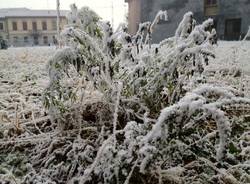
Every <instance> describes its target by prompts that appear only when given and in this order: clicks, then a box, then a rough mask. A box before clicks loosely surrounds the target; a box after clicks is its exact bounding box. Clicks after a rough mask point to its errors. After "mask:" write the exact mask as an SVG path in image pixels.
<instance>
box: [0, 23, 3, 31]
mask: <svg viewBox="0 0 250 184" xmlns="http://www.w3.org/2000/svg"><path fill="white" fill-rule="evenodd" d="M0 30H3V23H2V22H0Z"/></svg>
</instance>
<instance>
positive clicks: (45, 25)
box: [42, 22, 47, 30]
mask: <svg viewBox="0 0 250 184" xmlns="http://www.w3.org/2000/svg"><path fill="white" fill-rule="evenodd" d="M42 28H43V30H47V22H42Z"/></svg>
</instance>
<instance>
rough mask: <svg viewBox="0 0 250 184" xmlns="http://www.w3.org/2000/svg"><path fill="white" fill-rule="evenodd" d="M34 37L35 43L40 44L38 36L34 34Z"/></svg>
mask: <svg viewBox="0 0 250 184" xmlns="http://www.w3.org/2000/svg"><path fill="white" fill-rule="evenodd" d="M33 39H34V40H33V43H34V45H38V44H39V41H38V36H34V37H33Z"/></svg>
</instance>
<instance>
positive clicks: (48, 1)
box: [0, 0, 127, 27]
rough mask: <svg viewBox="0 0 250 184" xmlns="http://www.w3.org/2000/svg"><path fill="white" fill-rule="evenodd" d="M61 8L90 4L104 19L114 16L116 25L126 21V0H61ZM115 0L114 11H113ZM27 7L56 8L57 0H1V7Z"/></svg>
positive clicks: (110, 18) (66, 8)
mask: <svg viewBox="0 0 250 184" xmlns="http://www.w3.org/2000/svg"><path fill="white" fill-rule="evenodd" d="M60 2H61V9H65V10H68V9H69V5H70V4H72V3H75V4H76V5H77V6H78V8H80V7H82V6H89V7H90V8H91V9H93V10H95V11H96V12H97V13H98V14H99V15H100V16H101V17H102V18H103V19H104V20H109V21H112V14H113V17H114V25H115V27H116V26H117V25H118V24H119V23H120V22H124V20H125V14H126V12H127V5H126V3H125V0H60ZM112 2H113V7H114V9H113V13H112ZM17 7H27V8H30V9H56V0H0V8H17Z"/></svg>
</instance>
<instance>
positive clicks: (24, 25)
mask: <svg viewBox="0 0 250 184" xmlns="http://www.w3.org/2000/svg"><path fill="white" fill-rule="evenodd" d="M23 30H24V31H27V30H28V26H27V22H23Z"/></svg>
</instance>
